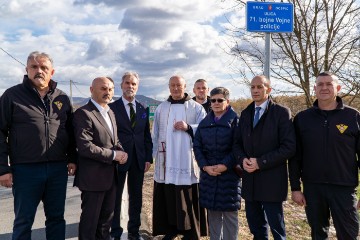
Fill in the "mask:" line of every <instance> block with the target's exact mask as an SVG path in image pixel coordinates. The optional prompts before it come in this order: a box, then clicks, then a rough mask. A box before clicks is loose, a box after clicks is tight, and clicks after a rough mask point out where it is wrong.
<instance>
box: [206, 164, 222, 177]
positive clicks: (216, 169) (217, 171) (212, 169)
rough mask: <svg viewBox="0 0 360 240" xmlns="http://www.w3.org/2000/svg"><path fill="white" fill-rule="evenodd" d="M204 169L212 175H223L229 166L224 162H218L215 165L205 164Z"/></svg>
mask: <svg viewBox="0 0 360 240" xmlns="http://www.w3.org/2000/svg"><path fill="white" fill-rule="evenodd" d="M203 170H204V171H205V172H207V173H208V174H209V175H210V176H218V175H221V173H222V172H225V171H226V170H227V167H226V166H225V165H224V164H217V165H213V166H205V167H203Z"/></svg>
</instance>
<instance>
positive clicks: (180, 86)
mask: <svg viewBox="0 0 360 240" xmlns="http://www.w3.org/2000/svg"><path fill="white" fill-rule="evenodd" d="M185 87H186V84H185V80H184V78H182V77H180V76H173V77H171V78H170V80H169V89H170V96H169V98H168V99H167V100H166V101H164V102H162V103H161V104H160V105H159V106H158V107H157V108H156V111H155V117H154V124H153V129H152V140H153V146H154V147H153V157H154V158H155V169H154V203H153V235H154V236H157V235H165V237H164V238H163V239H165V240H170V239H175V238H176V236H177V235H178V234H180V235H183V238H182V239H185V240H186V239H188V240H190V239H191V240H199V239H200V236H201V235H206V234H207V225H206V220H205V210H204V209H200V206H199V195H198V193H199V172H200V170H199V167H198V166H197V164H196V161H195V159H194V154H193V152H192V141H193V137H194V134H195V132H196V129H197V126H198V124H199V123H200V121H201V120H202V119H203V118H204V117H205V115H206V112H205V110H204V108H203V107H202V106H201V105H200V104H199V103H197V102H196V101H194V100H192V99H191V98H190V96H189V95H188V94H187V93H185ZM202 220H203V221H202Z"/></svg>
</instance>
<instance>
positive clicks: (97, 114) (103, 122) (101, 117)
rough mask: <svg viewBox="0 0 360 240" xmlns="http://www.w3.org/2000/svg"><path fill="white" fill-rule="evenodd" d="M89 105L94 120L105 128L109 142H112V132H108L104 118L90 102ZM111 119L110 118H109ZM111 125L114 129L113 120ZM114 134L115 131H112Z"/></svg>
mask: <svg viewBox="0 0 360 240" xmlns="http://www.w3.org/2000/svg"><path fill="white" fill-rule="evenodd" d="M89 104H91V106H92V108H93V110H92V112H93V114H94V116H95V118H96V119H97V120H98V121H99V122H100V123H101V125H102V126H103V127H104V128H105V130H106V132H107V133H108V134H109V135H110V137H111V140H113V141H114V136H113V134H112V131H111V130H110V128H109V127H108V125H107V123H106V121H105V119H104V117H103V116H102V115H101V113H100V112H99V109H97V107H96V106H95V105H94V104H93V103H92V102H91V101H89ZM110 119H111V118H110ZM111 123H112V124H113V128H114V123H113V120H111ZM114 132H115V131H114Z"/></svg>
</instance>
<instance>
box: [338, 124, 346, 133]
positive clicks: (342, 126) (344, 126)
mask: <svg viewBox="0 0 360 240" xmlns="http://www.w3.org/2000/svg"><path fill="white" fill-rule="evenodd" d="M336 127H337V129H339V131H340V132H341V133H344V132H345V131H346V129H347V128H348V126H346V125H345V124H338V125H336Z"/></svg>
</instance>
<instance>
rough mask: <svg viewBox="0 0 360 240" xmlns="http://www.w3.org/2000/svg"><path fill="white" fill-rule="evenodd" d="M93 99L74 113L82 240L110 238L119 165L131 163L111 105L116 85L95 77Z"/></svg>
mask: <svg viewBox="0 0 360 240" xmlns="http://www.w3.org/2000/svg"><path fill="white" fill-rule="evenodd" d="M90 91H91V99H90V101H89V102H88V103H87V104H86V105H85V106H83V107H81V108H79V109H78V110H77V111H76V112H75V114H74V131H75V138H76V144H77V148H78V156H79V157H78V164H79V167H78V171H77V174H76V177H75V182H74V184H75V186H77V187H78V188H79V189H80V190H81V200H82V203H81V209H82V213H81V217H80V223H79V239H89V240H95V239H96V240H99V239H104V240H108V239H110V224H111V220H112V217H113V211H114V206H115V196H116V188H117V165H118V164H124V163H126V161H127V154H126V153H125V152H124V151H123V148H122V146H121V144H120V142H119V139H118V136H117V128H116V122H115V116H114V113H113V112H112V111H111V109H110V108H109V106H108V105H107V104H108V103H109V102H110V101H111V99H112V97H113V94H114V83H113V81H112V80H111V79H109V78H106V77H99V78H95V79H94V80H93V82H92V86H91V87H90Z"/></svg>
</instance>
